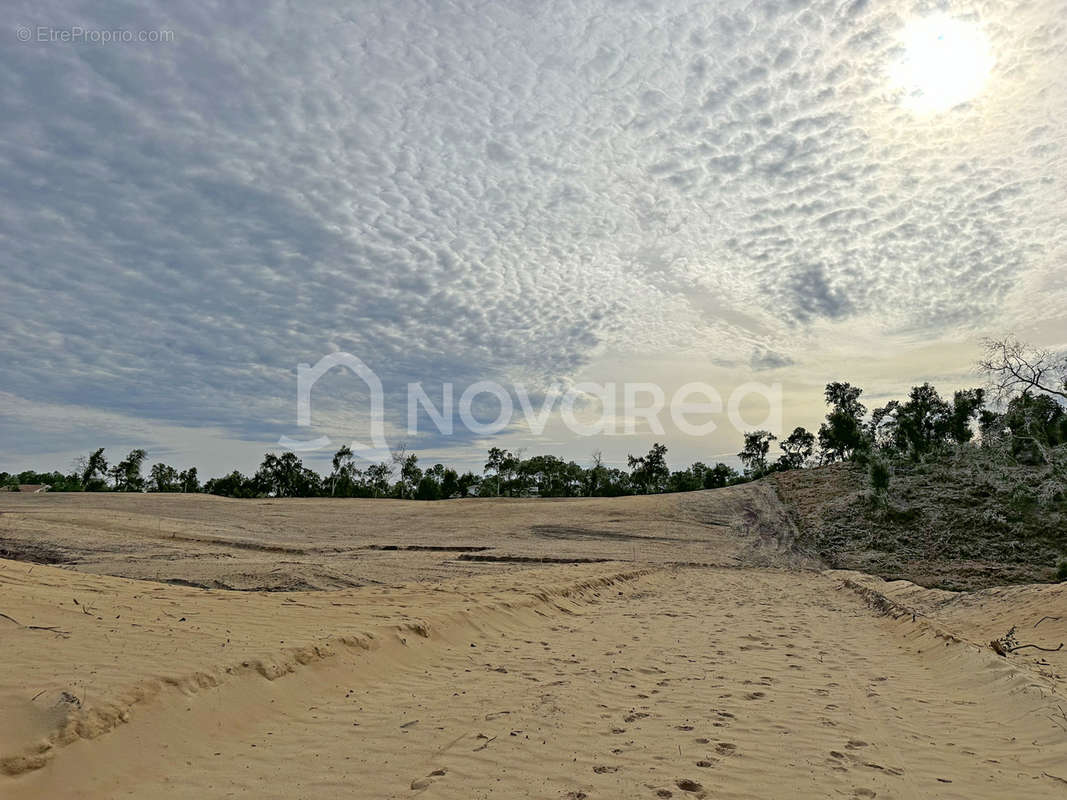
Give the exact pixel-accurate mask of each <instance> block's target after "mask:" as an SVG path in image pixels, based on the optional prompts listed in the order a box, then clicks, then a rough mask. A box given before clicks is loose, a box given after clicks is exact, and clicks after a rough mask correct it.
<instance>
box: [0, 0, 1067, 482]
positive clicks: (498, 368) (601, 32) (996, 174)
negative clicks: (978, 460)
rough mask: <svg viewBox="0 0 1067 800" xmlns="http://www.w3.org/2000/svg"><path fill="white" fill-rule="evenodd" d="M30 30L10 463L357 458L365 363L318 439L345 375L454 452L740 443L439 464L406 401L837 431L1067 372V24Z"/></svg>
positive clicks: (11, 230)
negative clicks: (1017, 356)
mask: <svg viewBox="0 0 1067 800" xmlns="http://www.w3.org/2000/svg"><path fill="white" fill-rule="evenodd" d="M5 10H6V13H5V15H4V16H5V20H6V21H5V23H4V26H5V27H6V28H7V30H6V31H3V32H0V87H2V90H0V130H2V135H0V241H2V245H3V247H2V249H0V265H2V279H3V282H2V286H3V290H2V292H0V348H2V350H0V352H2V353H3V357H2V358H0V469H8V470H11V469H13V468H16V467H22V468H25V467H41V468H43V467H59V468H63V469H65V468H66V467H67V466H68V465H69V463H70V460H71V458H72V457H73V456H74V455H75V454H77V453H79V452H85V451H87V450H88V449H90V448H91V447H95V446H108V447H109V448H114V451H113V452H114V453H116V454H117V453H118V452H119V451H120V450H123V449H128V448H130V447H133V446H144V447H146V448H147V449H148V450H149V459H150V460H151V461H155V460H167V461H169V462H171V463H174V464H175V465H177V466H187V465H189V464H198V465H200V467H201V468H202V470H203V471H204V472H207V473H215V472H220V471H222V470H224V469H228V468H230V467H231V466H232V465H235V466H238V467H240V468H242V469H249V468H252V467H254V464H255V463H256V462H257V460H258V457H259V456H260V455H261V454H262V453H263V451H264V450H266V449H268V448H273V447H276V446H277V442H278V440H279V437H281V436H292V437H294V438H300V439H305V438H311V437H313V436H320V435H322V436H329V437H330V439H331V441H332V445H331V447H333V446H336V445H339V444H341V443H343V442H344V441H346V439H347V438H352V437H361V436H363V435H364V434H365V433H366V430H367V424H366V423H367V405H366V402H365V400H366V395H367V393H366V390H365V389H363V388H362V387H361V385H360V384H359V383H358V382H357V381H356V380H355V379H354V378H352V377H351V376H348V375H346V373H344V371H343V370H341V369H336V370H335V371H334V372H332V373H330V374H329V375H328V376H327V377H325V378H323V379H322V380H321V381H320V382H319V384H318V385H317V386H316V389H315V392H314V394H313V399H314V417H313V421H314V424H313V426H312V427H311V428H300V427H298V426H297V425H296V422H297V417H296V392H297V381H296V377H297V365H298V364H299V363H302V362H303V363H309V364H314V363H315V362H317V361H318V360H319V359H320V358H321V357H323V356H324V355H327V354H329V353H332V352H346V353H351V354H353V355H356V356H358V357H359V358H360V359H362V361H363V362H365V363H366V364H367V365H368V366H369V367H370V368H371V369H373V370H374V372H375V373H376V374H377V375H378V376H379V377H380V378H381V380H382V383H383V386H384V389H385V394H386V422H387V431H388V433H389V439H390V444H394V443H397V442H398V441H401V440H403V441H406V442H407V445H408V447H409V448H411V449H415V450H416V451H419V452H422V453H425V455H424V459H425V458H433V459H435V460H436V459H441V460H445V461H447V462H452V463H456V464H461V465H462V464H474V463H476V462H477V461H478V459H479V454H480V453H481V452H483V451H484V449H485V447H487V446H489V445H490V444H491V443H496V444H503V445H505V446H509V447H526V448H528V451H529V452H530V453H534V452H546V451H550V452H557V453H562V454H565V455H568V456H570V457H574V458H577V459H579V460H581V459H584V458H586V457H587V456H588V454H589V453H590V452H591V451H592V450H594V449H597V448H599V449H602V450H603V451H604V453H605V456H606V457H607V459H608V460H609V461H620V460H623V459H624V458H625V455H626V453H627V452H637V451H639V450H642V449H647V446H648V444H649V443H650V442H651V441H652V440H653V439H660V440H664V441H666V442H667V443H668V444H669V445H670V446H671V456H672V461H674V462H676V463H679V462H683V461H688V460H692V459H695V458H700V459H701V460H705V461H710V460H718V459H719V458H722V457H723V456H724V454H729V453H735V452H736V451H737V449H738V447H739V443H740V438H741V437H740V433H739V432H738V431H736V430H735V429H734V428H733V427H732V426H731V425H729V424H728V423H727V422H726V420H725V419H723V421H722V422H723V424H722V425H721V426H720V427H719V428H718V430H716V432H715V433H713V434H711V435H708V436H702V437H693V436H688V435H685V434H683V433H681V432H679V431H677V430H675V429H674V428H672V426H671V425H670V420H669V419H665V428H666V430H665V432H664V433H663V434H662V435H658V434H656V433H655V432H654V431H651V430H648V429H647V428H646V427H645V426H643V425H637V426H636V429H635V432H634V433H633V434H632V435H623V434H620V435H615V436H607V435H605V436H599V437H575V436H574V435H573V434H571V433H569V431H567V430H566V429H564V428H563V427H562V426H561V425H559V424H558V420H557V416H558V415H557V414H556V412H553V414H552V416H551V418H550V421H549V424H548V425H547V427H546V430H545V432H544V433H543V434H542V435H540V436H535V435H533V434H532V433H531V432H530V430H529V429H528V428H527V427H525V425H524V423H522V422H521V421H517V422H516V424H515V425H514V426H513V427H511V428H508V429H506V430H503V431H501V432H500V433H499V434H496V435H495V436H485V435H479V434H476V433H471V432H469V431H462V430H459V429H457V431H456V433H455V434H454V435H453V436H443V435H440V434H437V433H436V432H433V431H431V432H422V433H420V434H418V435H416V436H412V435H410V434H409V433H408V432H406V431H404V430H403V428H404V427H405V425H406V419H407V408H406V402H405V391H404V390H405V387H406V385H407V384H408V383H409V382H414V381H419V382H421V383H422V385H423V387H424V388H425V390H426V391H427V393H428V394H429V395H430V396H432V397H436V398H438V400H439V399H440V398H441V391H442V390H441V386H442V384H443V383H445V382H452V383H454V384H455V386H456V389H455V396H456V398H457V399H458V397H459V394H460V392H461V391H462V390H463V388H464V387H466V386H468V385H470V384H472V383H474V382H476V381H481V380H490V381H498V382H501V383H502V384H504V385H507V386H512V385H514V384H516V383H522V384H523V385H524V386H525V387H527V388H528V390H529V391H530V393H531V394H533V395H534V396H535V397H539V396H540V395H539V394H538V393H544V392H545V391H547V390H548V388H549V387H551V386H553V385H560V386H563V387H566V386H570V385H574V384H576V383H581V382H590V381H592V382H601V383H603V382H607V381H615V382H618V383H619V384H621V383H623V382H625V381H647V382H655V383H657V384H658V385H661V386H662V387H664V390H665V392H666V394H667V396H668V398H669V397H670V396H671V392H672V391H673V390H674V389H675V388H676V387H679V386H681V385H683V384H685V383H688V382H690V381H704V382H708V383H710V384H712V385H714V386H716V387H717V388H718V389H719V390H720V392H721V394H722V396H723V397H724V399H725V398H726V397H728V396H729V394H730V393H731V391H733V389H734V388H735V387H737V386H738V385H740V384H743V383H745V382H748V381H760V382H764V383H768V384H770V383H776V382H777V383H780V384H781V385H782V387H783V405H784V413H783V424H785V425H787V426H789V427H791V426H792V425H794V424H804V425H807V426H809V427H812V428H814V427H815V426H817V424H818V418H819V416H820V415H821V397H820V391H821V386H822V384H823V383H825V382H826V381H827V380H829V379H851V380H853V381H854V382H857V383H860V384H861V385H863V386H865V387H866V388H867V394H868V396H870V397H871V398H872V399H873V400H874V402H877V401H878V400H879V399H880V398H885V397H889V396H893V395H896V394H899V393H900V392H901V391H903V390H905V389H906V388H907V387H908V386H910V385H911V384H912V383H915V382H921V381H923V380H927V379H929V380H933V381H935V382H937V383H938V384H939V386H942V387H943V388H944V389H946V390H951V389H952V388H956V387H958V386H960V385H963V384H972V383H976V382H978V381H979V378H977V377H976V376H975V375H974V374H973V373H972V368H971V364H972V363H973V361H974V359H975V357H976V355H977V349H978V347H977V343H978V340H979V339H980V338H981V337H982V336H984V335H991V334H1000V333H1003V332H1005V331H1015V332H1016V333H1018V334H1019V335H1020V336H1021V337H1023V338H1024V339H1028V340H1030V341H1033V342H1035V343H1038V344H1042V345H1046V346H1054V347H1056V346H1064V345H1065V344H1067V282H1065V281H1064V266H1065V263H1067V262H1065V255H1067V194H1065V187H1064V181H1065V179H1067V161H1065V155H1067V133H1065V128H1064V125H1063V120H1064V119H1067V85H1065V84H1064V81H1063V75H1064V72H1065V69H1067V3H1065V2H1063V0H1031V1H1030V2H1025V1H1023V2H1011V1H1010V0H1003V1H1002V0H983V1H980V2H955V3H912V2H896V1H895V0H878V2H874V1H873V0H872V1H871V2H867V1H865V0H844V1H843V2H840V1H838V2H806V0H789V1H787V2H734V0H720V1H717V2H699V3H697V2H687V1H686V0H670V1H669V2H668V1H667V0H655V1H654V2H653V1H651V0H650V1H648V2H629V1H628V0H616V1H615V2H603V0H588V2H578V1H577V0H571V1H570V2H554V0H544V1H543V2H536V3H534V2H508V1H507V0H494V1H493V2H467V0H456V1H455V2H411V1H410V0H389V1H388V2H381V3H372V2H359V1H358V0H357V2H308V3H297V4H293V3H282V2H266V1H263V2H259V1H257V2H244V3H240V2H225V3H218V4H213V3H209V2H196V3H174V2H129V3H120V2H110V3H98V2H49V0H33V2H21V3H13V4H8V5H7V8H6V9H5ZM931 19H932V20H934V21H935V22H934V23H933V24H934V28H933V29H931V28H930V24H931V23H930V22H929V21H930V20H931ZM924 20H926V22H924ZM115 32H128V33H126V34H122V33H118V34H116V33H115ZM109 36H110V37H111V38H112V39H113V40H112V41H106V39H107V38H108V37H109ZM131 36H132V38H133V40H132V41H115V40H114V39H121V38H123V37H126V38H129V37H131ZM65 39H66V40H65ZM140 39H145V41H140ZM160 40H161V41H160ZM483 399H484V398H483ZM749 405H752V404H746V405H745V407H746V408H747V407H748V406H749ZM758 406H759V403H756V404H755V405H752V407H751V408H748V411H749V412H750V417H749V419H750V420H752V421H755V422H757V423H758V422H760V421H761V409H760V408H759V407H758ZM476 409H477V406H476ZM489 416H490V417H492V416H493V414H492V413H490V414H489ZM459 427H461V426H459ZM312 458H313V460H314V457H312Z"/></svg>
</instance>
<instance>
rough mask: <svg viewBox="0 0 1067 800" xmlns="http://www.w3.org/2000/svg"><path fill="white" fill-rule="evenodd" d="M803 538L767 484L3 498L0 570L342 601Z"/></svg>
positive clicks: (747, 551) (764, 560)
mask: <svg viewBox="0 0 1067 800" xmlns="http://www.w3.org/2000/svg"><path fill="white" fill-rule="evenodd" d="M793 535H794V529H793V527H792V524H791V523H790V522H789V520H788V516H787V514H786V513H785V511H784V509H783V508H782V507H781V505H780V504H779V502H778V500H777V498H776V496H775V495H774V491H773V489H771V488H770V487H769V486H766V485H763V484H752V485H745V486H735V487H731V488H729V489H725V490H720V491H715V492H692V493H688V494H674V495H652V496H643V497H621V498H603V497H595V498H574V499H545V500H540V499H528V498H527V499H508V498H497V499H481V500H479V499H470V500H450V501H447V502H441V503H420V502H415V501H404V500H332V499H313V500H298V499H288V500H233V499H228V498H222V497H213V496H205V495H182V494H173V495H166V494H162V495H160V494H156V495H142V494H138V495H121V494H51V495H20V494H7V495H4V494H0V558H9V559H18V560H33V561H38V562H43V563H53V564H63V565H66V566H69V567H71V568H73V569H76V570H79V571H84V572H94V573H97V574H102V575H118V576H122V577H126V578H143V579H148V580H157V581H176V582H184V583H192V584H194V585H197V586H200V587H203V588H220V589H242V590H294V589H340V588H348V587H353V586H363V585H376V584H383V583H385V584H390V583H400V582H405V581H412V580H441V579H445V578H455V577H465V576H469V575H476V574H483V573H487V572H488V573H492V574H496V573H499V572H501V571H502V570H506V569H508V568H514V567H524V568H528V567H529V566H530V565H531V564H534V563H537V562H548V563H552V562H566V561H573V560H576V559H577V560H584V561H588V560H596V559H599V560H624V561H631V562H641V563H654V564H666V563H700V564H712V565H717V566H739V565H742V564H744V565H753V564H776V565H784V564H797V563H807V564H809V565H812V564H815V563H816V562H815V561H814V560H810V559H809V560H807V561H806V562H805V560H804V559H803V558H802V557H799V556H798V555H797V554H796V553H795V548H794V542H793Z"/></svg>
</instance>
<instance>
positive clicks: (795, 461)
mask: <svg viewBox="0 0 1067 800" xmlns="http://www.w3.org/2000/svg"><path fill="white" fill-rule="evenodd" d="M778 446H779V447H780V448H781V449H782V455H781V456H780V457H779V458H778V464H777V466H778V469H782V470H787V469H800V468H801V467H803V466H804V464H805V462H806V461H807V460H808V459H809V458H811V454H812V453H813V452H815V434H814V433H811V432H810V431H807V430H805V429H804V428H800V427H797V428H794V429H793V432H792V433H791V434H789V435H788V436H787V437H786V438H785V439H783V440H782V441H781V442H779V444H778Z"/></svg>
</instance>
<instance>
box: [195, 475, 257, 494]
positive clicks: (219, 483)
mask: <svg viewBox="0 0 1067 800" xmlns="http://www.w3.org/2000/svg"><path fill="white" fill-rule="evenodd" d="M204 491H205V492H207V493H208V494H216V495H220V496H222V497H255V496H256V495H257V494H258V492H257V491H256V487H255V484H254V483H253V482H252V481H251V480H250V479H248V478H246V477H245V476H244V475H242V474H241V473H240V472H238V471H237V470H234V471H233V472H231V473H230V474H229V475H224V476H222V477H221V478H212V479H210V480H209V481H208V482H207V483H205V484H204Z"/></svg>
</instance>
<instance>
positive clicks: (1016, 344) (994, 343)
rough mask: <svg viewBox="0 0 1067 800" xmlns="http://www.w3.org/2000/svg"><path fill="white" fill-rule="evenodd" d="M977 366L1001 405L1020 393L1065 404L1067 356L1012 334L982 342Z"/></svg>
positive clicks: (1066, 393) (1066, 398)
mask: <svg viewBox="0 0 1067 800" xmlns="http://www.w3.org/2000/svg"><path fill="white" fill-rule="evenodd" d="M983 345H984V346H985V354H984V355H983V357H982V358H981V359H980V360H979V361H978V367H979V369H981V370H982V371H983V372H985V373H986V374H987V375H989V378H990V383H991V384H992V388H993V393H994V398H995V399H996V401H997V403H998V404H1000V403H1005V402H1007V401H1009V400H1011V398H1012V397H1015V396H1017V395H1019V394H1021V393H1022V392H1030V393H1031V394H1034V393H1042V394H1046V395H1049V396H1051V397H1055V398H1057V401H1058V402H1060V403H1064V402H1067V356H1064V355H1063V354H1059V355H1057V354H1055V353H1053V352H1052V351H1050V350H1042V349H1039V348H1035V347H1032V346H1030V345H1028V344H1024V343H1023V342H1020V341H1019V340H1018V339H1016V338H1015V337H1014V336H1012V335H1008V336H1005V337H1004V338H1003V339H986V340H984V342H983Z"/></svg>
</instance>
